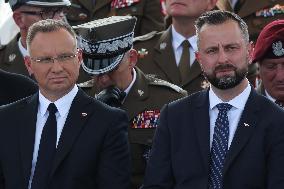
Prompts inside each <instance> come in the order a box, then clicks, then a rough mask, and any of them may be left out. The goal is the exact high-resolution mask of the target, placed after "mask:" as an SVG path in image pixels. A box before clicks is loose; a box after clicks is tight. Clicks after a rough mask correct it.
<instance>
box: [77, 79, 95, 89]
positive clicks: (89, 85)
mask: <svg viewBox="0 0 284 189" xmlns="http://www.w3.org/2000/svg"><path fill="white" fill-rule="evenodd" d="M77 86H78V87H81V88H92V87H93V86H94V80H93V79H91V80H88V81H85V82H83V83H78V84H77Z"/></svg>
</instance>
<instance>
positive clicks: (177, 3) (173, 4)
mask: <svg viewBox="0 0 284 189" xmlns="http://www.w3.org/2000/svg"><path fill="white" fill-rule="evenodd" d="M174 6H185V4H184V3H181V2H173V3H171V7H174Z"/></svg>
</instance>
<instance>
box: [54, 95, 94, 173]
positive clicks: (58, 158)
mask: <svg viewBox="0 0 284 189" xmlns="http://www.w3.org/2000/svg"><path fill="white" fill-rule="evenodd" d="M90 103H91V101H90V100H89V97H87V96H86V94H84V93H83V92H82V90H80V89H79V91H78V93H77V95H76V96H75V98H74V100H73V102H72V105H71V107H70V110H69V113H68V116H67V119H66V122H65V124H64V128H63V131H62V133H61V136H60V139H59V143H58V147H57V152H56V154H55V158H54V163H53V166H52V168H51V177H50V178H52V175H53V174H54V172H55V171H56V168H57V167H58V166H59V165H60V163H61V162H62V161H63V159H64V158H65V157H66V156H67V154H68V152H69V151H70V150H71V148H72V146H73V144H74V142H75V141H76V139H77V137H78V135H79V134H80V131H81V130H82V129H83V127H84V126H85V124H86V121H87V120H88V118H89V117H90V116H91V114H92V113H93V111H92V110H93V108H94V107H92V106H88V105H89V104H90Z"/></svg>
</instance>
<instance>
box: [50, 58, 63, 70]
mask: <svg viewBox="0 0 284 189" xmlns="http://www.w3.org/2000/svg"><path fill="white" fill-rule="evenodd" d="M51 70H52V72H54V73H58V72H61V71H62V70H63V67H62V65H61V63H60V62H59V61H58V60H57V59H53V63H52V67H51Z"/></svg>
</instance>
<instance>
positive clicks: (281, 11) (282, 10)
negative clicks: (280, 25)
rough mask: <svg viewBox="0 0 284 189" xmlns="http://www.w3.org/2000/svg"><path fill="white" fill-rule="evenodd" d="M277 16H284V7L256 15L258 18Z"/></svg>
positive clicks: (280, 6) (268, 9) (277, 6)
mask: <svg viewBox="0 0 284 189" xmlns="http://www.w3.org/2000/svg"><path fill="white" fill-rule="evenodd" d="M277 14H284V5H279V4H277V5H275V6H274V7H272V8H267V9H262V10H260V11H257V12H256V13H255V16H256V17H273V16H275V15H277Z"/></svg>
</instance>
